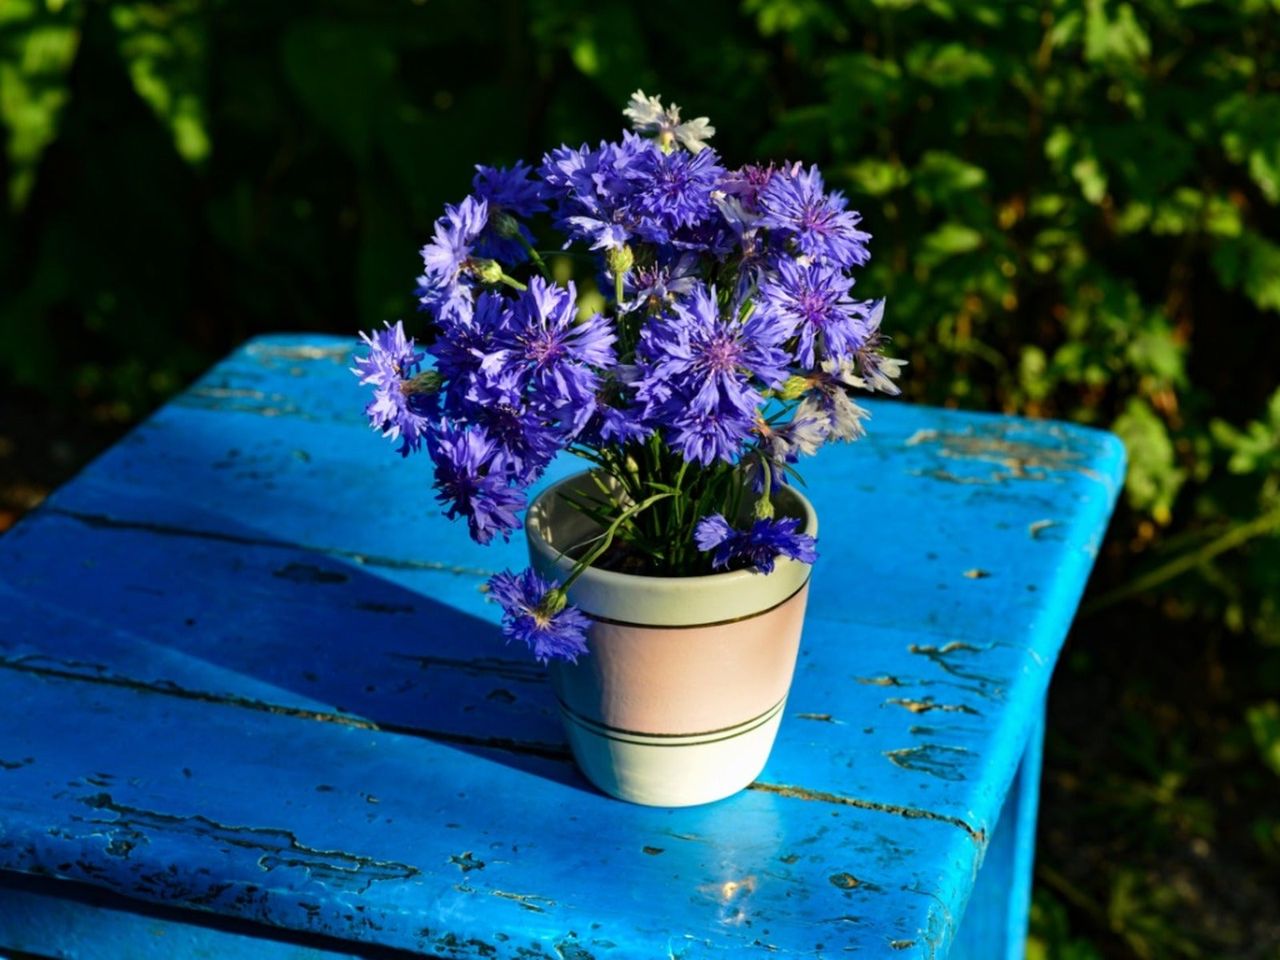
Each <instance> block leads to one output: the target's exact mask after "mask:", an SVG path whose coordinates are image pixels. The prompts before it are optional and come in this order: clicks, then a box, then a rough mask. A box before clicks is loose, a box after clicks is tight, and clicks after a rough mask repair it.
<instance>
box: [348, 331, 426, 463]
mask: <svg viewBox="0 0 1280 960" xmlns="http://www.w3.org/2000/svg"><path fill="white" fill-rule="evenodd" d="M384 326H385V327H386V329H384V330H375V331H374V333H373V336H369V335H368V334H366V333H361V334H360V338H361V339H362V340H363V341H364V342H365V345H366V346H368V348H369V353H368V354H367V355H366V356H363V357H354V358H353V359H354V361H355V366H354V367H353V368H352V369H351V372H352V373H354V374H355V375H356V376H357V377H359V378H360V382H361V383H362V384H365V385H367V386H372V387H373V388H374V392H373V399H372V400H371V401H370V402H369V404H368V405H367V406H366V407H365V408H364V412H365V415H366V416H368V418H369V425H370V426H371V427H373V428H374V429H375V430H378V431H380V432H381V433H382V435H383V436H384V437H388V438H390V439H392V440H397V439H398V440H399V441H400V455H401V456H405V457H407V456H408V455H409V454H410V453H412V452H414V451H416V450H418V449H420V448H421V447H422V441H423V439H424V438H425V437H426V435H427V430H428V429H429V427H430V418H431V417H433V416H434V415H435V413H436V409H437V406H438V403H437V399H436V395H435V393H436V392H435V390H434V389H430V388H428V386H427V384H426V383H425V382H423V380H422V379H420V378H419V370H420V368H421V366H422V360H423V357H424V356H425V354H424V353H422V352H421V351H419V350H418V349H417V347H416V346H415V344H414V342H413V338H412V337H406V336H405V332H404V323H403V322H402V321H399V320H397V321H396V325H395V326H394V327H393V326H391V324H389V323H387V324H384Z"/></svg>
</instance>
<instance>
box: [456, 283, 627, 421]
mask: <svg viewBox="0 0 1280 960" xmlns="http://www.w3.org/2000/svg"><path fill="white" fill-rule="evenodd" d="M576 318H577V292H576V290H575V288H574V285H573V284H572V283H569V284H568V285H567V286H565V287H561V286H557V285H556V284H554V283H551V282H550V281H547V280H544V279H542V278H541V277H536V276H535V277H532V278H530V280H529V288H528V289H527V290H524V291H522V292H521V293H520V295H519V296H518V297H517V298H516V301H515V303H514V304H513V305H512V309H511V320H510V325H509V326H508V327H507V328H506V329H505V330H503V331H501V332H500V333H499V335H498V337H497V338H496V340H497V344H498V349H497V350H495V351H493V352H492V353H490V354H489V355H488V356H486V357H485V359H484V363H483V365H482V370H483V373H484V374H485V376H486V377H487V378H489V380H490V382H491V383H493V384H502V385H505V386H506V387H507V388H508V389H510V390H514V391H517V392H519V393H520V394H523V393H524V392H525V390H526V389H527V390H529V391H530V395H529V400H530V402H531V403H532V404H533V405H534V406H535V407H536V408H537V409H539V410H543V411H553V410H561V411H565V412H569V413H572V415H573V417H574V418H575V420H576V421H577V422H578V423H577V425H578V426H581V424H582V422H585V420H586V418H587V417H589V416H590V415H591V412H592V409H593V406H594V403H595V394H596V388H597V386H598V385H599V381H600V377H599V374H598V373H597V372H596V369H594V368H602V367H603V368H607V367H610V366H612V365H613V363H614V352H613V344H614V341H615V340H616V339H617V338H616V337H615V336H614V333H613V328H612V324H611V323H610V322H609V320H608V319H607V318H606V317H604V316H603V315H600V314H596V315H595V316H593V317H591V318H590V319H588V320H585V321H583V322H581V323H579V322H577V320H576Z"/></svg>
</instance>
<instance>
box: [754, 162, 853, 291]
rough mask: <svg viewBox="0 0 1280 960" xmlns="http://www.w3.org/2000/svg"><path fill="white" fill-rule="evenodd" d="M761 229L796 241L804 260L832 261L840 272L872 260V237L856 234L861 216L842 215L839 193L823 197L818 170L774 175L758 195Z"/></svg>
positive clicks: (797, 166)
mask: <svg viewBox="0 0 1280 960" xmlns="http://www.w3.org/2000/svg"><path fill="white" fill-rule="evenodd" d="M759 203H760V210H761V212H762V213H763V214H764V216H763V217H762V218H761V221H760V222H761V223H762V224H763V225H764V226H766V227H769V228H771V229H773V230H778V231H780V232H781V233H783V234H784V235H786V236H789V237H791V238H792V239H793V240H795V243H796V246H797V247H799V248H800V252H801V253H803V254H804V255H805V256H809V257H815V258H822V259H827V260H830V261H831V262H832V263H834V264H835V265H836V266H839V267H851V266H853V265H854V264H864V263H866V262H867V261H868V260H869V259H870V258H871V253H870V251H868V250H867V241H868V240H870V239H871V234H869V233H863V232H862V231H861V230H859V229H858V223H859V222H860V221H861V220H862V215H861V214H860V213H858V212H857V211H855V210H846V209H845V207H847V206H848V202H847V201H846V200H845V198H844V194H842V193H840V191H838V190H833V191H832V192H831V193H825V192H824V189H823V184H822V174H821V173H819V172H818V168H817V167H816V166H813V167H810V168H809V169H808V170H807V171H806V170H804V169H803V168H802V167H801V165H800V164H798V163H797V164H795V166H793V167H791V168H790V169H789V170H780V171H778V172H776V173H775V174H774V175H773V176H772V177H771V178H770V179H769V182H768V183H767V184H765V186H764V187H763V189H761V191H760V197H759Z"/></svg>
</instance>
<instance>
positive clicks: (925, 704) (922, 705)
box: [883, 697, 982, 717]
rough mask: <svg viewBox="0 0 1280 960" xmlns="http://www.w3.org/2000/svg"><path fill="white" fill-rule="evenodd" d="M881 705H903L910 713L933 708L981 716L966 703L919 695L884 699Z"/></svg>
mask: <svg viewBox="0 0 1280 960" xmlns="http://www.w3.org/2000/svg"><path fill="white" fill-rule="evenodd" d="M883 705H884V706H895V707H903V708H904V709H907V710H910V711H911V712H912V713H932V712H933V711H934V710H939V711H941V712H943V713H967V714H971V715H973V716H975V717H980V716H982V714H981V713H980V712H979V711H977V710H975V709H974V708H973V707H971V706H969V705H968V704H965V703H938V701H937V700H935V699H934V698H933V697H921V698H920V699H918V700H917V699H915V698H912V697H894V698H892V699H890V700H886V701H885V702H884V704H883Z"/></svg>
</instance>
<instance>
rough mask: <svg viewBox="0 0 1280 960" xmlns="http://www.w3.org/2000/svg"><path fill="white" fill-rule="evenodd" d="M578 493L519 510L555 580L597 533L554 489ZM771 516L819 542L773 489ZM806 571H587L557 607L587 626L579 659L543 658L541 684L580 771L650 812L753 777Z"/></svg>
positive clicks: (809, 511)
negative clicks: (574, 550) (547, 667)
mask: <svg viewBox="0 0 1280 960" xmlns="http://www.w3.org/2000/svg"><path fill="white" fill-rule="evenodd" d="M566 491H567V492H577V493H580V494H585V495H588V496H590V495H591V493H592V492H595V491H596V488H595V486H594V484H593V483H592V481H591V480H590V478H589V477H588V475H587V474H579V475H577V476H574V477H570V478H568V479H567V480H563V481H561V482H560V483H558V484H555V485H554V486H552V487H550V488H548V489H547V490H546V491H545V492H544V493H543V494H542V495H541V496H540V497H538V499H537V500H535V501H534V503H533V505H532V506H531V507H530V508H529V512H528V515H527V519H526V522H525V528H526V532H527V533H528V543H529V553H530V558H531V560H532V563H533V565H534V567H535V568H536V569H537V570H538V571H539V572H540V573H542V574H543V575H544V576H548V577H553V578H555V579H557V580H561V581H563V580H564V579H565V578H566V577H567V575H568V573H569V571H570V569H571V568H572V566H573V561H572V560H570V559H569V558H567V557H564V556H563V555H562V554H561V552H560V551H561V550H562V549H569V548H571V547H573V546H574V545H575V544H579V543H582V542H583V541H584V540H585V539H587V538H588V537H590V536H591V535H592V533H593V531H597V530H598V528H596V527H595V526H594V524H593V523H592V521H591V520H590V519H589V518H587V517H585V516H583V515H582V514H581V513H579V512H578V511H577V510H575V509H574V508H573V507H572V506H570V505H569V503H568V502H567V501H565V500H564V499H562V498H561V497H560V496H559V494H560V493H561V492H566ZM775 503H777V504H778V508H779V513H780V514H781V515H786V516H795V517H798V518H800V519H801V521H802V529H803V530H804V532H805V533H808V534H809V535H811V536H816V535H817V532H818V523H817V517H816V516H815V514H814V512H813V507H812V506H811V505H810V504H809V502H808V500H806V499H805V498H804V497H803V496H802V495H801V494H799V493H798V492H797V491H795V490H794V489H791V488H784V489H783V490H782V491H781V492H779V493H778V494H775ZM809 572H810V568H809V565H808V564H804V563H800V562H798V561H794V560H790V559H786V558H779V559H778V561H777V563H776V565H775V567H774V570H773V572H772V573H770V574H757V573H752V572H750V571H747V570H740V571H732V572H729V573H720V574H713V575H710V576H699V577H642V576H635V575H632V574H623V573H615V572H612V571H608V570H598V569H596V568H594V567H593V568H589V569H588V570H586V571H585V572H584V573H583V574H582V576H581V577H579V578H578V580H577V581H575V582H574V584H573V586H571V587H570V589H569V601H570V602H571V603H573V604H574V605H575V606H577V607H578V608H579V609H581V610H582V611H583V612H584V613H586V614H587V615H588V616H589V617H590V618H591V620H592V625H591V628H590V629H589V630H588V633H587V646H588V650H589V652H588V654H587V655H586V656H584V657H581V658H579V660H578V663H577V664H571V663H564V662H559V661H557V662H555V663H553V664H552V667H551V680H552V685H553V687H554V689H555V693H556V698H557V700H558V701H559V704H560V712H561V717H562V718H563V720H564V725H565V731H566V733H567V736H568V739H569V745H570V747H571V748H572V750H573V755H574V758H575V759H576V760H577V762H578V766H579V768H580V769H581V770H582V772H583V773H584V774H585V775H586V777H587V779H589V780H590V781H591V782H592V783H594V784H595V785H596V786H597V787H599V788H600V789H601V790H603V791H605V792H606V793H608V794H611V795H612V796H615V797H618V798H620V799H623V800H630V801H632V802H634V803H642V804H647V805H650V806H665V807H680V806H691V805H693V804H699V803H708V802H710V801H712V800H719V799H721V798H722V797H727V796H729V795H730V794H733V793H736V792H737V791H738V790H741V789H742V788H743V787H745V786H747V785H748V784H749V783H751V782H752V781H753V780H754V779H755V778H756V777H757V775H759V773H760V771H761V770H762V769H763V768H764V765H765V761H766V760H767V759H768V757H769V751H770V749H771V748H772V746H773V741H774V738H775V736H776V735H777V732H778V726H779V724H780V722H781V719H782V714H783V710H784V708H785V706H786V698H787V691H788V689H789V688H790V686H791V678H792V674H793V673H794V671H795V663H796V653H797V651H798V650H799V646H800V633H801V628H802V625H803V621H804V609H805V601H806V599H807V596H808V585H809Z"/></svg>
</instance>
